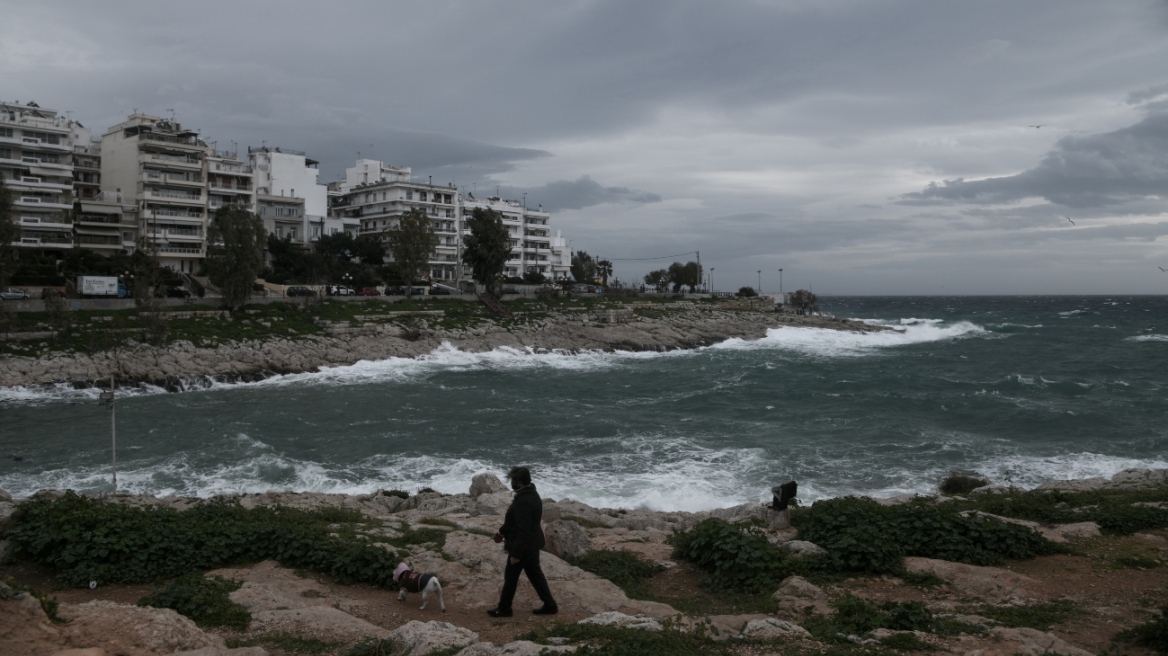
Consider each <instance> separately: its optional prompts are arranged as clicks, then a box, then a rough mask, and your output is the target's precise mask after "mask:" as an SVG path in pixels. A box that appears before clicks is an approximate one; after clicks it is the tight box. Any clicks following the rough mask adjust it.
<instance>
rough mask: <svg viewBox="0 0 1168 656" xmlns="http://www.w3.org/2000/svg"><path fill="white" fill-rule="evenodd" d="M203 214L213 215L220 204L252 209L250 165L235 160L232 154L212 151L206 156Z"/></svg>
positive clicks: (254, 191) (252, 178) (252, 210)
mask: <svg viewBox="0 0 1168 656" xmlns="http://www.w3.org/2000/svg"><path fill="white" fill-rule="evenodd" d="M206 162H207V166H206V168H205V169H204V174H205V175H206V177H207V214H208V216H211V217H214V216H215V211H216V210H218V209H219V208H221V207H233V206H234V207H239V208H242V209H245V210H247V211H249V212H254V211H255V208H256V199H255V193H256V188H255V184H254V177H255V176H254V174H253V170H252V167H251V166H250V165H248V164H247V163H246V162H241V161H239V158H238V157H237V155H236V153H220V152H215V151H212V152H211V153H209V154H208V155H207V157H206Z"/></svg>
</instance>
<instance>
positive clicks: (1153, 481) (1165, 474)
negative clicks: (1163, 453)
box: [1107, 469, 1168, 490]
mask: <svg viewBox="0 0 1168 656" xmlns="http://www.w3.org/2000/svg"><path fill="white" fill-rule="evenodd" d="M1165 483H1168V469H1125V470H1123V471H1121V472H1119V473H1118V474H1116V475H1115V476H1112V477H1111V480H1110V481H1109V482H1108V485H1107V487H1108V488H1109V489H1113V490H1139V489H1143V488H1149V487H1157V486H1159V485H1163V484H1165Z"/></svg>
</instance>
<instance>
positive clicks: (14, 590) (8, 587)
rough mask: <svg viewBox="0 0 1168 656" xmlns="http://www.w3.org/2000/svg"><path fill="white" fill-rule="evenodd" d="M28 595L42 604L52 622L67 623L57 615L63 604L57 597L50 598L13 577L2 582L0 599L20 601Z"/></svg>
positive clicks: (0, 582)
mask: <svg viewBox="0 0 1168 656" xmlns="http://www.w3.org/2000/svg"><path fill="white" fill-rule="evenodd" d="M26 594H27V595H31V596H32V597H33V598H35V599H36V600H37V601H38V602H40V605H41V610H43V611H45V615H47V616H48V618H49V619H50V620H52V621H53V622H64V621H65V620H63V619H61V617H60V616H59V615H57V611H59V610H60V609H61V604H60V603H59V602H58V601H57V598H56V597H50V596H49V595H47V594H45V593H44V592H41V591H40V590H37V589H36V588H31V587H29V586H27V585H25V584H23V583H18V582H17V581H16V579H14V578H12V577H11V576H9V577H8V578H6V579H4V580H3V581H0V599H20V598H23V597H22V595H26Z"/></svg>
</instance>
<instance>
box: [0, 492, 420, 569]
mask: <svg viewBox="0 0 1168 656" xmlns="http://www.w3.org/2000/svg"><path fill="white" fill-rule="evenodd" d="M359 516H360V515H359V514H355V513H354V512H353V511H351V510H345V509H326V510H320V511H311V512H308V511H302V510H294V509H290V508H279V507H276V508H253V509H245V508H243V507H242V506H240V505H239V503H238V502H237V501H232V500H224V499H217V500H214V501H210V502H207V503H203V504H200V505H198V506H196V507H194V508H191V509H190V510H186V511H183V512H178V511H176V510H173V509H170V508H154V507H147V508H136V507H130V506H122V505H119V504H114V503H105V502H102V501H99V500H96V499H90V498H85V497H80V496H77V495H76V494H74V493H72V492H68V493H66V494H65V495H64V496H62V497H60V498H58V499H53V500H50V499H32V500H29V501H27V502H25V503H23V504H21V505H20V506H19V507H18V508H17V510H16V512H15V513H14V514H13V516H12V519H11V522H10V523H9V526H8V528H7V530H6V531H5V537H6V538H7V539H8V540H10V541H11V545H12V550H11V556H12V557H13V558H14V559H22V558H23V559H28V560H31V561H34V562H37V563H40V564H42V565H48V566H50V567H53V568H55V569H56V570H57V576H58V579H59V580H60V581H61V582H62V583H64V584H65V585H72V586H83V585H86V584H87V583H88V582H89V581H90V580H97V581H100V582H102V583H146V582H150V581H158V580H162V579H168V578H175V577H178V576H182V575H183V574H187V573H190V572H198V571H206V570H209V569H215V568H216V567H223V566H225V565H230V564H238V563H246V562H258V561H261V560H267V559H272V560H276V561H278V562H280V563H282V564H283V565H285V566H286V567H292V568H301V569H311V570H315V571H318V572H322V573H324V574H327V575H329V576H332V577H333V578H334V579H336V580H337V581H339V582H341V583H355V582H361V583H370V584H373V585H379V586H383V587H391V588H392V587H395V584H394V583H393V568H394V566H395V565H397V563H398V562H399V561H400V560H402V559H403V557H404V554H401V555H399V554H396V553H394V552H393V551H388V550H386V549H384V548H381V547H378V546H376V545H373V544H369V543H365V542H360V541H352V540H345V539H342V538H341V537H338V536H337V535H335V533H336V529H334V528H331V525H335V524H336V523H344V522H346V521H347V522H348V523H352V522H353V520H354V518H355V517H359ZM426 530H433V531H436V529H422V531H426ZM420 532H421V531H419V533H420Z"/></svg>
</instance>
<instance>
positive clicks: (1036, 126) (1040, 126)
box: [1026, 123, 1046, 130]
mask: <svg viewBox="0 0 1168 656" xmlns="http://www.w3.org/2000/svg"><path fill="white" fill-rule="evenodd" d="M1026 127H1028V128H1034V129H1035V130H1037V129H1039V128H1044V127H1046V124H1045V123H1044V124H1042V125H1027V126H1026Z"/></svg>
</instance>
